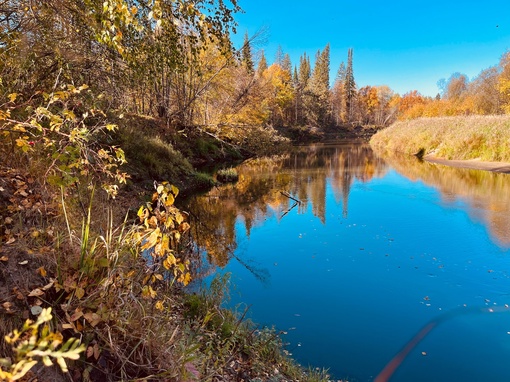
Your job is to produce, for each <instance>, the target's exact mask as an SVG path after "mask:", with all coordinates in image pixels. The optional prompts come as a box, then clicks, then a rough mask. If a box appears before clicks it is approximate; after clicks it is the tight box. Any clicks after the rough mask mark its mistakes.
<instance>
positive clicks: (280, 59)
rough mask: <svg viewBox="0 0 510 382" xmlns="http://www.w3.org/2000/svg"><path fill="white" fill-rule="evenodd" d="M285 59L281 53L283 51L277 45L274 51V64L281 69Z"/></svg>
mask: <svg viewBox="0 0 510 382" xmlns="http://www.w3.org/2000/svg"><path fill="white" fill-rule="evenodd" d="M284 58H285V54H284V53H283V49H282V46H281V45H278V49H277V51H276V55H275V58H274V63H275V64H278V65H280V66H281V67H283V60H284Z"/></svg>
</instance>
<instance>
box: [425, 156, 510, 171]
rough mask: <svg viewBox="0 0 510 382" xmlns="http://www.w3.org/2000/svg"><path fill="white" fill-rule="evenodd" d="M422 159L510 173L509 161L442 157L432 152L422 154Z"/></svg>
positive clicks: (459, 166) (460, 166)
mask: <svg viewBox="0 0 510 382" xmlns="http://www.w3.org/2000/svg"><path fill="white" fill-rule="evenodd" d="M423 159H424V160H426V161H427V162H430V163H436V164H442V165H445V166H450V167H457V168H466V169H471V170H484V171H492V172H499V173H503V174H510V163H508V162H487V161H481V160H478V159H468V160H456V159H444V158H440V157H437V156H435V155H432V154H429V155H424V156H423Z"/></svg>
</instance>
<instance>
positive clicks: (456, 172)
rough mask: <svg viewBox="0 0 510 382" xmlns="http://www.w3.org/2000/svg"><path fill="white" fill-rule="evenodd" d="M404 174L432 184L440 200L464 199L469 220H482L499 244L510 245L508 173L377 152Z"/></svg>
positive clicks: (448, 202)
mask: <svg viewBox="0 0 510 382" xmlns="http://www.w3.org/2000/svg"><path fill="white" fill-rule="evenodd" d="M380 155H381V156H382V157H383V158H384V160H385V161H386V162H387V163H388V164H389V165H391V167H393V168H394V169H395V170H397V171H398V172H399V173H400V174H402V175H404V176H405V177H407V178H409V179H411V180H413V181H417V180H421V181H423V182H424V183H425V184H427V185H429V186H432V187H434V188H436V189H437V190H438V191H439V192H440V193H441V197H442V200H443V202H444V203H446V204H455V203H457V202H459V201H461V202H464V203H466V206H465V207H464V209H465V210H466V211H467V213H468V214H469V216H470V217H471V219H472V220H473V221H477V222H482V223H483V224H484V225H485V226H487V228H488V229H489V232H490V234H491V236H492V238H493V239H494V240H496V241H497V242H498V243H499V245H500V246H503V247H510V214H509V213H508V211H510V175H509V174H501V173H494V172H490V171H482V170H469V169H463V168H454V167H449V166H445V165H441V164H435V163H429V162H423V161H420V160H418V159H417V158H414V157H409V156H406V155H399V154H395V153H393V154H389V153H381V154H380Z"/></svg>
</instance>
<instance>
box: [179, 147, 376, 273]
mask: <svg viewBox="0 0 510 382" xmlns="http://www.w3.org/2000/svg"><path fill="white" fill-rule="evenodd" d="M237 171H238V173H239V181H238V182H237V183H236V184H229V185H223V186H219V187H216V188H214V189H213V190H211V191H210V192H208V193H207V194H205V195H200V196H195V197H194V198H192V199H191V200H190V201H189V203H188V205H187V206H186V209H187V210H188V211H190V212H191V216H192V217H193V224H192V227H194V230H193V235H194V240H195V242H196V245H197V246H198V247H199V248H200V249H202V250H203V251H205V252H206V253H207V260H208V262H209V263H211V264H213V265H215V266H220V267H223V266H225V265H226V264H227V263H228V261H229V260H230V259H232V258H233V257H235V251H236V249H237V242H236V231H235V228H236V223H237V222H242V223H243V225H244V228H245V230H246V234H247V236H248V237H249V235H250V231H251V229H252V228H253V227H254V226H257V225H258V224H261V223H262V222H263V221H264V220H265V219H268V218H269V217H275V218H276V219H278V220H279V219H282V218H285V212H287V211H288V210H289V209H290V208H291V207H293V206H294V203H295V201H294V200H292V198H294V199H297V200H299V201H300V203H298V205H297V212H298V213H303V212H304V211H306V210H307V209H308V208H311V210H312V212H313V214H314V215H315V216H316V217H318V218H319V219H320V220H321V222H322V223H325V222H326V189H327V184H328V182H329V183H330V184H331V187H332V189H333V192H334V195H335V199H336V201H337V202H342V204H343V214H344V217H346V216H347V214H348V201H349V192H350V188H351V185H352V184H353V182H354V180H355V179H357V180H359V181H361V182H367V181H369V180H371V179H372V178H373V177H376V176H382V175H383V174H384V173H385V171H386V166H385V164H384V162H383V161H382V160H381V159H379V158H378V157H377V156H375V155H374V153H373V152H372V150H371V149H370V147H369V146H368V145H366V144H360V143H354V142H351V143H344V144H335V145H321V144H317V145H310V146H303V147H298V148H296V149H295V150H294V151H293V152H291V153H288V154H285V155H281V156H275V157H271V158H259V159H254V160H250V161H247V162H245V163H243V164H242V165H240V166H239V167H238V168H237ZM286 193H288V194H287V195H285V194H286ZM289 196H291V197H292V198H289ZM238 260H240V262H241V264H243V265H244V266H245V267H246V268H247V269H249V270H250V271H251V272H252V273H253V274H254V275H256V277H257V278H259V279H263V278H264V277H267V275H268V272H267V270H264V269H257V268H256V267H255V266H254V265H253V264H251V263H250V261H249V260H244V259H239V258H238Z"/></svg>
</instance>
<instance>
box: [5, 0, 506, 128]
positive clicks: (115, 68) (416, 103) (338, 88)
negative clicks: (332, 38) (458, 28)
mask: <svg viewBox="0 0 510 382" xmlns="http://www.w3.org/2000/svg"><path fill="white" fill-rule="evenodd" d="M239 11H240V8H239V6H238V4H237V1H236V0H231V1H229V2H227V1H225V0H211V1H203V0H177V1H175V0H137V1H134V0H106V1H99V0H45V1H42V0H30V1H21V0H1V1H0V14H1V17H0V56H1V58H2V59H1V60H0V78H1V81H0V96H1V97H2V99H3V100H8V99H10V98H9V96H10V97H11V98H12V97H13V96H12V94H16V99H17V101H18V103H19V104H20V105H24V106H27V105H28V104H31V105H33V106H37V102H39V101H41V99H42V98H41V96H42V94H44V93H50V92H51V91H58V90H61V89H62V88H64V87H66V86H67V85H69V84H72V85H73V86H80V85H82V84H87V85H88V86H89V92H88V96H87V97H81V98H80V99H79V100H77V101H76V103H75V104H73V105H68V107H69V108H70V109H71V110H74V111H75V112H77V113H80V110H81V112H83V110H85V107H83V105H84V104H86V105H87V106H90V105H92V106H94V107H96V106H97V108H101V109H114V110H122V111H127V112H132V113H138V114H145V115H153V116H157V117H160V118H163V119H164V120H166V121H167V124H168V125H169V126H170V125H171V126H176V127H182V126H205V127H207V128H209V129H211V130H213V131H214V132H215V133H218V132H219V133H222V134H227V135H228V134H235V131H234V132H232V131H230V130H228V127H231V126H239V125H244V126H255V125H257V126H273V127H277V126H311V127H324V126H343V125H346V124H360V125H378V126H387V125H389V124H391V123H392V122H394V121H395V120H396V119H397V118H401V119H402V118H404V119H405V118H415V117H419V116H438V115H459V114H498V113H504V112H507V111H510V90H509V89H510V56H509V54H505V55H504V56H503V58H502V59H501V62H500V63H499V65H498V66H495V67H493V68H489V69H486V70H484V71H482V72H481V73H480V75H479V76H478V77H476V78H475V79H473V80H471V81H470V80H469V79H468V78H467V76H465V75H462V74H458V73H457V74H454V75H452V77H451V78H450V79H448V80H444V81H442V82H441V86H442V89H443V90H442V94H439V95H438V96H437V97H436V98H431V97H425V96H422V95H421V94H419V93H418V92H417V91H411V92H409V93H406V94H404V95H403V96H400V95H399V94H396V93H395V92H394V91H393V90H392V89H390V88H389V87H388V86H364V87H361V88H358V87H357V85H356V81H355V78H354V70H353V56H354V52H353V49H349V50H348V52H347V62H346V64H345V63H344V62H342V64H341V65H340V66H339V68H338V70H337V72H336V76H335V78H334V79H332V81H331V79H330V46H329V44H328V45H326V46H325V47H324V48H323V49H322V50H319V51H317V52H316V54H315V56H314V57H313V66H312V63H311V57H310V56H309V55H307V54H306V53H304V54H303V55H302V56H301V57H300V58H299V62H298V63H296V64H295V65H293V63H292V62H291V59H290V56H289V55H288V54H285V53H284V52H283V50H282V49H281V48H280V49H279V50H278V52H277V54H276V57H275V59H274V62H273V63H272V64H268V61H267V59H266V57H265V56H264V52H263V51H259V52H255V53H254V52H253V49H252V41H253V38H254V37H253V36H252V37H250V36H248V35H247V34H246V35H245V38H244V44H243V46H242V47H240V48H239V49H234V47H233V44H232V41H231V34H232V33H236V32H237V30H236V28H237V25H236V22H235V14H236V13H237V12H239ZM255 37H256V36H255ZM40 103H41V104H44V101H42V102H40ZM4 106H5V104H4ZM4 109H5V108H4ZM17 112H18V113H19V114H27V109H26V107H25V108H24V109H21V108H18V109H17Z"/></svg>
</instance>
